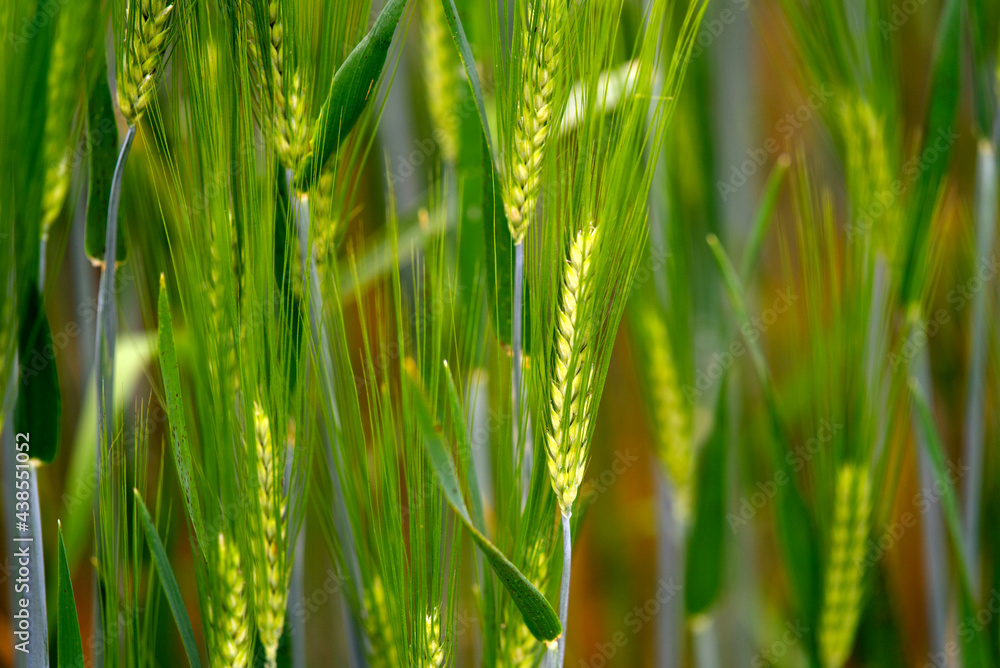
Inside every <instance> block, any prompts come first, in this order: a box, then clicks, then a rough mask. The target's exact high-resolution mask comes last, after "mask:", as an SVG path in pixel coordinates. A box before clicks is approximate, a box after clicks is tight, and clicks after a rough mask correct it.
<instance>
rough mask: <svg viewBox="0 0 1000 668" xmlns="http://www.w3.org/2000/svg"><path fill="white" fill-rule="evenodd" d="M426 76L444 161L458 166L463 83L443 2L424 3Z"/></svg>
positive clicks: (428, 98) (425, 0)
mask: <svg viewBox="0 0 1000 668" xmlns="http://www.w3.org/2000/svg"><path fill="white" fill-rule="evenodd" d="M423 10H424V13H423V28H424V76H425V77H426V78H427V101H428V106H429V107H430V113H431V122H432V123H433V124H434V136H435V138H436V139H437V142H438V146H440V148H441V156H442V157H443V158H444V161H445V162H447V163H450V164H454V163H455V160H456V159H457V158H458V117H457V116H456V115H455V112H454V110H455V102H456V91H458V90H459V86H460V85H461V83H460V82H459V79H458V70H457V69H456V65H457V63H456V61H455V58H454V54H455V47H454V42H453V41H452V39H451V33H450V31H449V29H448V25H447V23H446V22H445V16H444V6H443V5H442V4H441V0H424V5H423Z"/></svg>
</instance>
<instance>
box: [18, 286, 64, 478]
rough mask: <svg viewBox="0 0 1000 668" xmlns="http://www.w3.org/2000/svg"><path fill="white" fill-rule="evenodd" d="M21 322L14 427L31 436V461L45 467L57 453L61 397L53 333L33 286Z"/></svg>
mask: <svg viewBox="0 0 1000 668" xmlns="http://www.w3.org/2000/svg"><path fill="white" fill-rule="evenodd" d="M20 322H21V332H20V337H19V341H18V364H19V365H20V373H19V374H18V379H17V405H16V408H15V410H14V428H15V430H16V431H18V432H23V433H27V434H31V458H32V459H37V460H39V461H41V462H44V463H46V464H48V463H50V462H52V460H53V459H55V457H56V453H57V452H58V451H59V438H60V436H61V430H60V424H61V421H62V420H61V416H62V394H61V393H60V390H59V372H58V369H57V367H56V358H55V347H54V346H53V345H52V331H51V330H50V329H49V319H48V317H47V316H46V315H45V305H44V304H43V303H42V296H41V295H40V294H39V292H38V286H37V285H35V284H31V285H30V286H29V288H28V299H27V302H26V303H25V305H24V309H23V310H22V312H21V320H20Z"/></svg>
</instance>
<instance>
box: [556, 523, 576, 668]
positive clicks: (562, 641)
mask: <svg viewBox="0 0 1000 668" xmlns="http://www.w3.org/2000/svg"><path fill="white" fill-rule="evenodd" d="M570 515H571V513H569V512H564V513H562V539H563V567H562V582H561V583H560V585H559V622H560V623H561V624H562V635H561V636H559V663H558V664H557V665H558V668H562V666H563V664H564V662H565V661H566V622H567V621H568V619H569V586H570V571H571V566H572V565H573V537H572V535H571V530H570Z"/></svg>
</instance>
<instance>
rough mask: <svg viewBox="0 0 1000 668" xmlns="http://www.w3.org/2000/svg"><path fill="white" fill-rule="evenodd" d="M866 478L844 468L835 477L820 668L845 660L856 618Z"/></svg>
mask: <svg viewBox="0 0 1000 668" xmlns="http://www.w3.org/2000/svg"><path fill="white" fill-rule="evenodd" d="M870 514H871V478H870V475H869V473H868V471H867V470H866V469H862V468H860V467H858V466H856V465H853V464H845V465H843V466H841V467H840V470H839V472H838V473H837V486H836V494H835V505H834V519H833V527H832V530H831V534H830V547H829V552H828V554H829V557H828V560H827V563H826V573H825V578H824V587H823V611H822V613H821V617H820V628H819V647H820V657H821V658H822V660H823V665H824V666H826V668H840V667H841V666H843V665H844V663H845V662H846V661H847V657H848V656H849V655H850V652H851V646H852V645H853V644H854V632H855V630H856V629H857V625H858V617H859V615H860V613H861V596H862V593H863V592H862V577H863V573H862V571H861V569H859V568H858V564H860V563H861V562H862V560H863V558H864V552H865V538H867V536H868V519H869V515H870Z"/></svg>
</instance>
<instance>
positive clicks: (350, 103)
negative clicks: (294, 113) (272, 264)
mask: <svg viewBox="0 0 1000 668" xmlns="http://www.w3.org/2000/svg"><path fill="white" fill-rule="evenodd" d="M405 6H406V0H389V2H387V3H386V4H385V7H383V8H382V13H381V14H379V16H378V18H377V19H376V20H375V25H373V26H372V29H371V31H369V33H368V34H367V35H365V36H364V38H363V39H362V40H361V41H360V42H358V45H357V46H356V47H354V50H353V51H351V54H350V55H349V56H347V60H345V61H344V63H343V65H341V66H340V69H338V70H337V73H336V74H335V75H334V76H333V83H332V84H331V85H330V94H329V95H328V96H327V98H326V102H324V103H323V107H322V108H321V109H320V111H319V117H318V118H317V119H316V132H315V134H314V136H313V150H312V153H310V154H309V155H308V156H306V159H305V161H304V162H303V163H302V166H301V167H300V168H299V171H298V173H297V174H296V175H295V186H296V187H297V188H298V189H299V190H308V189H309V186H310V185H312V182H313V180H314V179H315V178H316V177H317V176H319V173H320V171H321V170H322V169H323V165H325V164H326V161H327V160H328V159H329V158H330V156H331V155H333V153H334V152H336V150H337V148H339V147H340V143H341V142H342V141H343V139H344V137H346V136H347V134H348V133H349V132H350V131H351V129H352V128H353V127H354V125H355V123H357V122H358V118H360V117H361V112H363V111H364V110H365V107H366V106H367V105H368V101H369V100H370V99H371V98H372V97H373V95H372V94H373V93H374V92H375V84H376V83H377V82H378V79H379V77H380V76H382V69H383V68H384V67H385V59H386V56H388V54H389V45H390V44H392V36H393V34H395V32H396V25H397V24H398V23H399V19H400V18H401V17H402V15H403V8H404V7H405Z"/></svg>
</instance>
